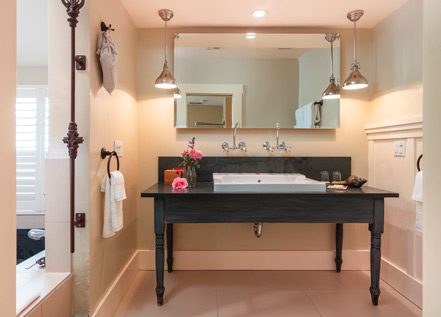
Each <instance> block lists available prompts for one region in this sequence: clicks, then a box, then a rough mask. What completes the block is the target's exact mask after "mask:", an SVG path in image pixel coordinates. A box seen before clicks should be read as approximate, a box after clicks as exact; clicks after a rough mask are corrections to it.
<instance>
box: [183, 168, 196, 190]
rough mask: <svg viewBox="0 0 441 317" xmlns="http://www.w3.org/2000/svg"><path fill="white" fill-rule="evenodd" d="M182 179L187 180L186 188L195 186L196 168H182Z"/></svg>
mask: <svg viewBox="0 0 441 317" xmlns="http://www.w3.org/2000/svg"><path fill="white" fill-rule="evenodd" d="M184 178H185V179H186V180H187V183H188V187H195V186H196V168H195V167H194V166H186V167H185V168H184Z"/></svg>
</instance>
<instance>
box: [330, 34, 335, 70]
mask: <svg viewBox="0 0 441 317" xmlns="http://www.w3.org/2000/svg"><path fill="white" fill-rule="evenodd" d="M331 78H335V77H334V41H331Z"/></svg>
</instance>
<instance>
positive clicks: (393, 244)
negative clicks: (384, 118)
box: [365, 117, 423, 307]
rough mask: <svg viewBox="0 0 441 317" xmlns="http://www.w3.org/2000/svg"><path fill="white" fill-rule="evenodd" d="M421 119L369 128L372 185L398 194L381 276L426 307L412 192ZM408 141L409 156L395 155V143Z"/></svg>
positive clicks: (391, 206)
mask: <svg viewBox="0 0 441 317" xmlns="http://www.w3.org/2000/svg"><path fill="white" fill-rule="evenodd" d="M422 128H423V121H422V118H421V117H415V118H407V119H401V120H396V121H391V122H385V123H381V124H374V125H372V124H371V125H367V126H365V132H366V135H367V138H368V144H369V154H368V155H369V157H368V171H369V175H368V180H369V182H368V184H369V185H370V186H374V187H378V188H382V189H386V190H391V191H396V192H398V193H399V194H400V198H398V199H386V202H385V232H384V234H383V241H382V255H383V261H382V271H381V277H382V278H383V279H384V280H385V281H386V282H387V283H388V284H390V285H392V286H393V287H394V288H395V289H396V290H397V291H399V292H400V293H401V294H403V295H404V296H405V297H407V298H408V299H410V300H411V301H413V302H414V303H415V304H417V305H418V306H420V307H422V306H421V305H422V283H421V280H422V233H421V232H419V231H417V230H415V202H414V201H413V200H412V198H411V197H412V189H413V183H414V179H415V174H416V172H417V168H416V161H417V159H418V157H419V155H420V154H422V150H423V149H422V137H423V130H422ZM398 140H400V141H404V142H405V150H406V155H405V156H404V157H397V156H395V155H394V142H396V141H398Z"/></svg>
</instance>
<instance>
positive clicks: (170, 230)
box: [167, 223, 173, 273]
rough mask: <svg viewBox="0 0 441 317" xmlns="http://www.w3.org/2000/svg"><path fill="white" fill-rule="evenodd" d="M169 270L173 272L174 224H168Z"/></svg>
mask: <svg viewBox="0 0 441 317" xmlns="http://www.w3.org/2000/svg"><path fill="white" fill-rule="evenodd" d="M167 271H168V272H169V273H170V272H173V224H172V223H168V224H167Z"/></svg>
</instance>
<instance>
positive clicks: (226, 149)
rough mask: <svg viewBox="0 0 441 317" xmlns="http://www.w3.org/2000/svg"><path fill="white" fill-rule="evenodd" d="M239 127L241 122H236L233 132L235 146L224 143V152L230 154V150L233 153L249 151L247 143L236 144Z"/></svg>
mask: <svg viewBox="0 0 441 317" xmlns="http://www.w3.org/2000/svg"><path fill="white" fill-rule="evenodd" d="M238 127H239V122H236V123H235V124H234V127H233V129H234V130H233V146H230V145H229V144H228V143H227V142H224V143H222V149H223V150H224V152H229V151H230V150H232V151H237V150H240V151H242V152H246V151H247V146H246V144H245V142H239V144H237V143H236V138H237V128H238Z"/></svg>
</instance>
